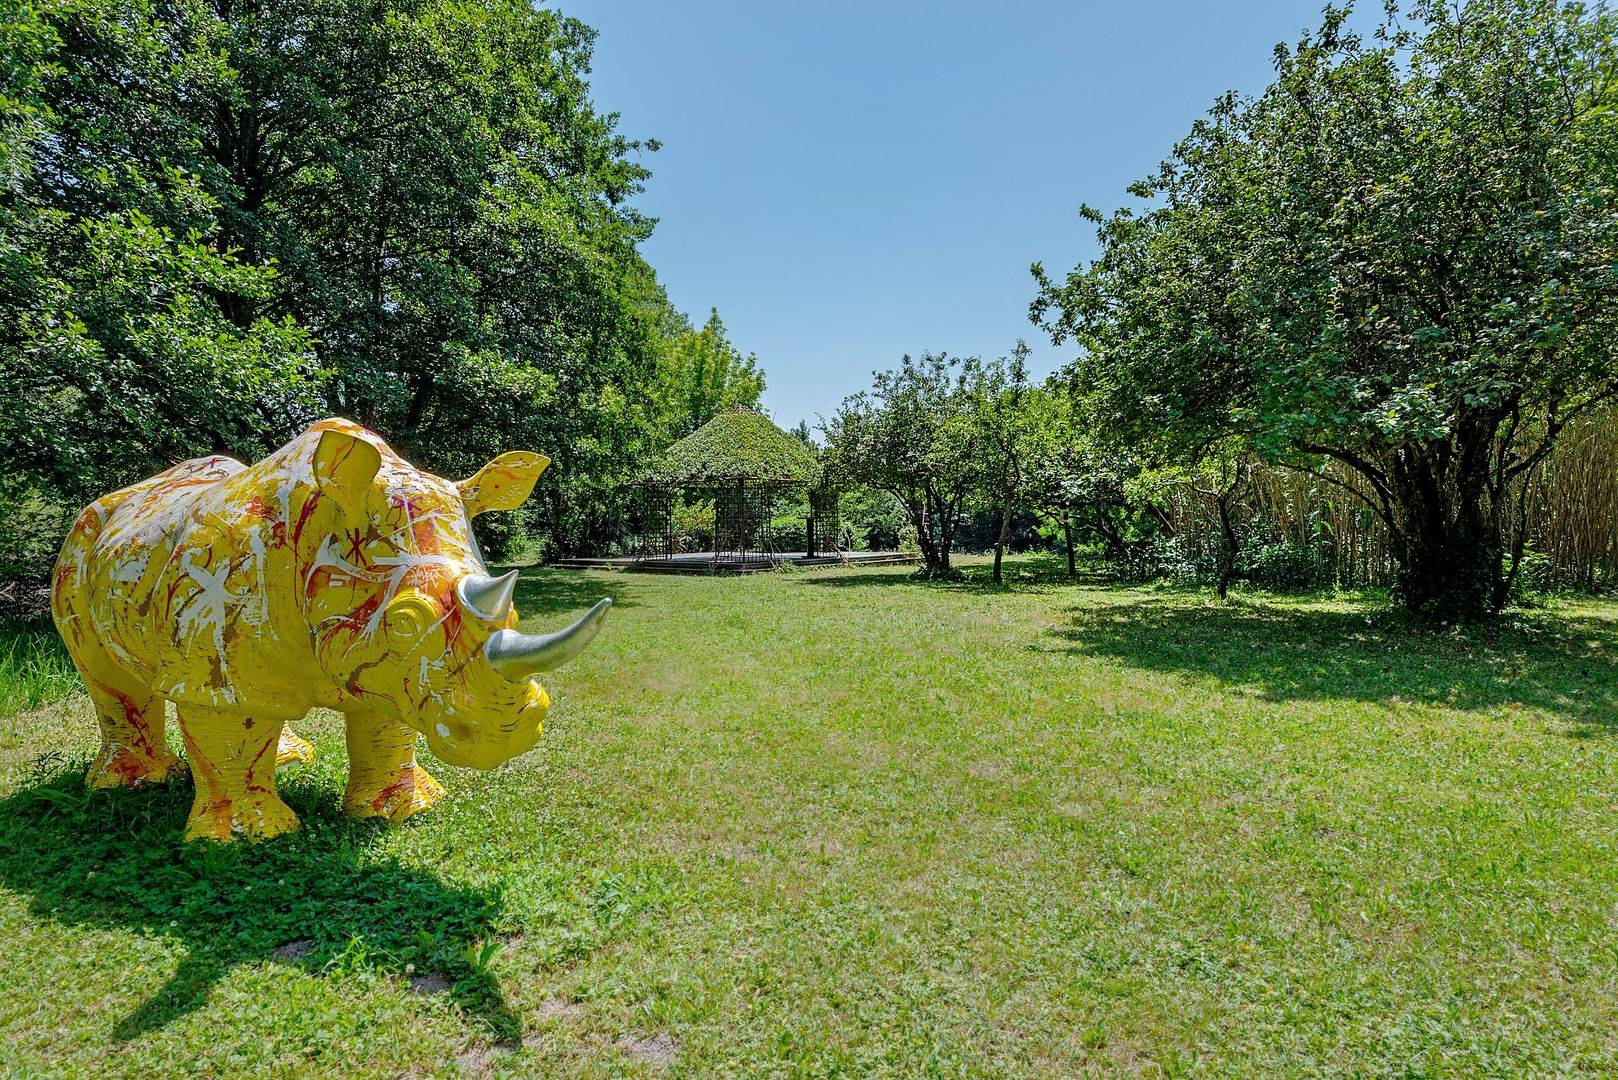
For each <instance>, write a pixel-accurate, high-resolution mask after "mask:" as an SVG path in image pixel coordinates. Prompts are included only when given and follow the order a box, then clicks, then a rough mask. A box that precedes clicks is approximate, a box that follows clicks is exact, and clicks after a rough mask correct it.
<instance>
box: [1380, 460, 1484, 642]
mask: <svg viewBox="0 0 1618 1080" xmlns="http://www.w3.org/2000/svg"><path fill="white" fill-rule="evenodd" d="M1463 457H1464V455H1463ZM1436 471H1437V470H1436V469H1435V468H1434V463H1433V462H1432V461H1431V460H1429V459H1422V460H1416V461H1410V462H1407V463H1405V464H1404V465H1403V466H1402V467H1401V468H1400V469H1398V470H1397V471H1396V475H1397V478H1398V481H1399V482H1398V484H1397V486H1396V488H1395V495H1396V496H1397V499H1398V505H1397V509H1398V520H1399V523H1400V525H1401V529H1400V534H1401V535H1400V536H1399V547H1400V548H1401V549H1402V555H1403V557H1402V558H1401V559H1400V560H1399V573H1398V578H1397V581H1396V586H1395V591H1396V594H1397V596H1398V599H1399V601H1400V602H1401V603H1402V604H1403V605H1404V606H1405V607H1406V608H1407V609H1408V610H1409V611H1411V612H1412V613H1413V614H1416V615H1420V616H1422V617H1423V618H1426V619H1434V620H1439V621H1460V622H1465V621H1470V620H1473V619H1481V618H1485V617H1487V616H1489V615H1493V614H1495V613H1496V612H1498V611H1499V610H1500V608H1501V607H1502V606H1503V605H1504V603H1505V599H1506V597H1505V591H1506V579H1505V574H1504V570H1503V567H1502V565H1501V564H1502V557H1503V556H1504V554H1505V546H1504V544H1503V542H1502V537H1501V529H1500V520H1499V518H1498V516H1497V515H1496V514H1495V513H1493V512H1492V508H1491V507H1490V506H1489V505H1488V504H1489V498H1488V493H1487V490H1486V476H1487V474H1486V472H1485V470H1484V469H1483V468H1481V467H1467V465H1466V463H1464V462H1463V464H1462V466H1461V467H1460V469H1459V470H1458V471H1460V475H1459V476H1458V477H1456V478H1455V482H1454V486H1453V487H1451V486H1450V485H1446V484H1443V483H1442V482H1440V481H1438V480H1437V479H1436V477H1435V476H1434V473H1435V472H1436ZM1446 488H1448V489H1449V490H1446Z"/></svg>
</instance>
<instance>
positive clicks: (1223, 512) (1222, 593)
mask: <svg viewBox="0 0 1618 1080" xmlns="http://www.w3.org/2000/svg"><path fill="white" fill-rule="evenodd" d="M1231 494H1232V493H1231V492H1224V493H1221V494H1220V495H1219V498H1218V504H1219V531H1220V533H1221V534H1222V535H1223V536H1224V538H1225V559H1224V562H1223V563H1222V564H1221V565H1220V567H1219V585H1218V592H1219V599H1221V600H1223V599H1225V598H1226V596H1227V595H1229V593H1230V579H1231V578H1233V577H1235V575H1236V530H1235V529H1234V528H1232V527H1231V524H1230V498H1231Z"/></svg>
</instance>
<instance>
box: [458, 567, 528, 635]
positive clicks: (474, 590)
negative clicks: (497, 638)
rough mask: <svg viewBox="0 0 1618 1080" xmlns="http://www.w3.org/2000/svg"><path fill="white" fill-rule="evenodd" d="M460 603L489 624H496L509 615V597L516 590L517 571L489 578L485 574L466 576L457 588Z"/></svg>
mask: <svg viewBox="0 0 1618 1080" xmlns="http://www.w3.org/2000/svg"><path fill="white" fill-rule="evenodd" d="M457 589H458V591H459V592H460V595H461V603H462V604H465V605H466V606H467V607H469V608H471V609H472V613H473V614H475V615H480V616H482V617H483V618H485V619H488V620H489V621H490V622H498V621H499V620H501V619H504V618H505V617H506V616H507V615H508V614H510V613H511V596H512V594H513V593H514V592H515V591H516V589H517V571H515V570H513V571H511V573H509V574H502V575H501V576H500V577H489V576H488V575H487V574H468V575H466V576H465V577H464V578H462V579H461V583H460V585H459V586H458V587H457Z"/></svg>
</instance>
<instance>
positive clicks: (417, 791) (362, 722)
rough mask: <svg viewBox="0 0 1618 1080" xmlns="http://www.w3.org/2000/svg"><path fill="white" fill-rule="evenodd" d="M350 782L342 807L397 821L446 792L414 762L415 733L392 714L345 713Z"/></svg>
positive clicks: (358, 815) (349, 812) (361, 815)
mask: <svg viewBox="0 0 1618 1080" xmlns="http://www.w3.org/2000/svg"><path fill="white" fill-rule="evenodd" d="M347 720H348V726H347V737H348V787H347V788H346V789H345V790H344V792H343V813H345V814H347V815H349V816H350V817H356V818H370V817H382V818H387V819H388V820H389V821H391V822H393V823H395V824H397V823H399V822H401V821H403V820H404V819H405V818H407V817H409V816H410V815H411V814H414V813H416V812H417V811H419V810H425V809H427V808H428V807H429V806H431V805H433V804H434V803H436V802H438V801H439V800H440V799H442V798H443V797H444V789H443V788H442V787H440V786H439V785H438V781H436V780H434V779H433V778H432V777H431V776H428V775H427V770H426V769H423V768H422V767H421V766H420V765H417V764H416V733H415V732H414V731H412V730H411V729H410V728H407V727H405V726H404V725H403V724H401V723H399V722H398V721H396V720H388V719H385V718H382V717H378V716H373V715H369V714H364V713H355V714H350V715H349V716H348V717H347Z"/></svg>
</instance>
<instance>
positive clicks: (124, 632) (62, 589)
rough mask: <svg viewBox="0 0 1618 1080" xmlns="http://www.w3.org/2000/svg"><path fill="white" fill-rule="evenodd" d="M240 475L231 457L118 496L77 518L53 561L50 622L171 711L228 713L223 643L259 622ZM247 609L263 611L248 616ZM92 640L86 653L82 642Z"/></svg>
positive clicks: (188, 464)
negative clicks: (247, 586)
mask: <svg viewBox="0 0 1618 1080" xmlns="http://www.w3.org/2000/svg"><path fill="white" fill-rule="evenodd" d="M246 471H247V469H246V467H245V466H243V465H242V464H241V463H240V462H238V461H235V460H233V459H231V458H227V457H218V456H216V457H207V458H197V459H193V460H191V461H185V462H182V463H180V464H179V465H176V466H174V467H173V468H171V469H169V470H167V471H166V472H163V473H160V474H158V475H157V476H154V477H152V478H151V479H149V480H145V481H142V482H141V483H138V484H134V485H132V486H130V487H127V488H124V489H122V490H121V491H117V492H114V493H113V494H111V495H107V496H105V497H103V498H101V499H98V500H97V501H96V502H95V503H93V504H91V505H90V506H89V507H88V508H86V510H85V511H84V513H83V514H81V515H80V516H79V519H78V521H77V522H76V523H75V525H74V527H73V530H72V532H71V533H70V534H69V535H68V538H67V541H66V543H65V544H64V545H63V548H62V554H61V556H60V558H59V559H58V560H57V565H56V574H55V579H54V581H53V587H52V598H51V599H52V611H53V613H54V615H55V618H56V624H57V627H58V628H59V629H60V631H61V633H62V635H63V637H64V638H66V639H67V640H68V642H69V644H70V646H71V645H80V646H85V645H86V644H87V647H89V648H92V649H94V648H97V647H99V648H100V649H104V650H105V652H106V653H107V655H108V656H109V657H110V658H111V659H112V660H113V661H115V662H116V663H117V664H118V665H119V666H121V667H123V668H124V669H126V670H127V671H128V672H129V673H130V674H132V675H134V676H136V677H137V678H139V679H140V680H141V681H143V682H145V683H146V684H147V685H149V686H151V687H152V688H153V689H154V690H156V691H158V692H159V693H163V694H165V695H167V696H170V697H173V698H175V699H177V700H198V701H203V702H206V703H210V704H227V703H234V701H235V700H236V697H237V690H238V688H237V686H236V685H235V682H236V681H237V680H235V679H234V678H233V673H232V672H231V670H230V664H229V662H228V659H227V657H228V654H229V643H230V639H231V638H232V637H234V636H235V635H236V634H237V633H238V632H239V631H240V630H241V629H242V628H243V626H242V624H243V623H244V622H248V623H251V622H254V621H255V620H263V619H265V618H266V617H267V614H268V613H267V611H265V610H262V607H263V600H262V594H259V595H258V596H257V597H255V595H254V593H253V592H252V591H251V590H244V589H241V588H240V587H239V586H240V585H241V584H242V582H240V581H239V578H240V577H241V572H242V571H243V570H250V569H251V570H256V571H257V573H259V574H262V573H264V571H265V569H266V567H265V566H264V564H263V561H262V549H260V551H259V552H258V553H257V554H258V555H259V556H260V558H259V562H258V563H257V565H256V567H249V566H248V565H247V564H248V563H250V562H251V561H252V557H253V555H254V554H255V553H254V551H253V544H252V534H251V533H248V534H247V535H246V536H245V542H244V535H243V520H244V514H243V511H244V510H245V507H243V506H237V505H235V504H236V503H238V502H241V501H242V497H241V491H240V490H239V489H241V488H243V487H244V485H233V484H232V483H231V481H232V479H233V478H239V477H242V475H243V474H244V473H245V472H246ZM255 605H256V606H257V607H258V608H259V610H255ZM87 638H88V639H93V640H91V641H89V642H88V643H86V639H87Z"/></svg>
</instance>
